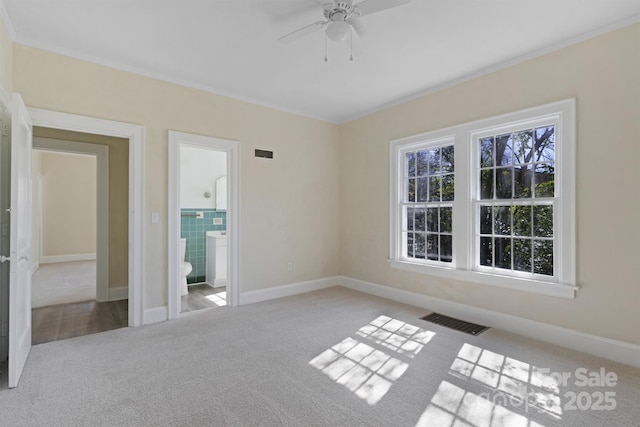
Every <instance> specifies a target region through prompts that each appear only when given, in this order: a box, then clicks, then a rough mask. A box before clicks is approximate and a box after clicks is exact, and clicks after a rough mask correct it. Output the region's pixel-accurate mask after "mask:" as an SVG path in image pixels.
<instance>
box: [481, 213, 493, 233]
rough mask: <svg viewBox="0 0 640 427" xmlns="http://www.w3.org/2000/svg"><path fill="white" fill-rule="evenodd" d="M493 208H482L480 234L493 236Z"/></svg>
mask: <svg viewBox="0 0 640 427" xmlns="http://www.w3.org/2000/svg"><path fill="white" fill-rule="evenodd" d="M491 212H492V209H491V206H480V234H492V231H493V218H492V215H491Z"/></svg>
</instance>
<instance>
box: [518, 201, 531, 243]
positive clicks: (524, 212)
mask: <svg viewBox="0 0 640 427" xmlns="http://www.w3.org/2000/svg"><path fill="white" fill-rule="evenodd" d="M532 228H533V227H532V223H531V206H514V207H513V235H514V236H531V229H532Z"/></svg>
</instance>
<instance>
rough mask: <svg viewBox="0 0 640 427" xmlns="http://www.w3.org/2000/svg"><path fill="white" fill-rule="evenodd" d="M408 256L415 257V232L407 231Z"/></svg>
mask: <svg viewBox="0 0 640 427" xmlns="http://www.w3.org/2000/svg"><path fill="white" fill-rule="evenodd" d="M406 236H407V257H409V258H413V233H407V235H406Z"/></svg>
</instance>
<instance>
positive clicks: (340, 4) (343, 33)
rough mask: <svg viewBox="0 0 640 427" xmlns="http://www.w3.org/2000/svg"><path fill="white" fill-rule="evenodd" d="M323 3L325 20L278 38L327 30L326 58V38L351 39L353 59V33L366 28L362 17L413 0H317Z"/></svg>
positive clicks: (288, 40) (294, 37) (283, 40)
mask: <svg viewBox="0 0 640 427" xmlns="http://www.w3.org/2000/svg"><path fill="white" fill-rule="evenodd" d="M316 1H317V2H318V3H320V4H321V5H322V8H323V10H324V17H325V20H324V21H316V22H313V23H311V24H309V25H305V26H304V27H301V28H298V29H297V30H294V31H292V32H290V33H288V34H285V35H284V36H282V37H280V38H278V40H279V41H282V42H291V41H293V40H297V39H298V38H300V37H303V36H305V35H307V34H310V33H313V32H315V31H316V30H319V29H322V28H326V30H325V58H324V60H325V61H326V60H327V55H326V40H327V39H329V40H332V41H338V42H339V41H347V40H348V41H349V42H350V44H351V52H352V53H351V58H350V59H351V60H353V33H354V32H355V33H356V34H357V35H358V36H362V35H363V34H364V28H363V26H362V24H361V22H360V18H361V17H363V16H366V15H370V14H372V13H376V12H380V11H383V10H386V9H391V8H393V7H397V6H402V5H404V4H407V3H410V2H411V0H364V1H361V2H360V3H356V4H353V1H352V0H316Z"/></svg>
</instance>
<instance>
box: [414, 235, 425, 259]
mask: <svg viewBox="0 0 640 427" xmlns="http://www.w3.org/2000/svg"><path fill="white" fill-rule="evenodd" d="M413 251H414V253H413V257H414V258H418V259H424V234H422V233H416V234H415V238H414V243H413Z"/></svg>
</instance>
